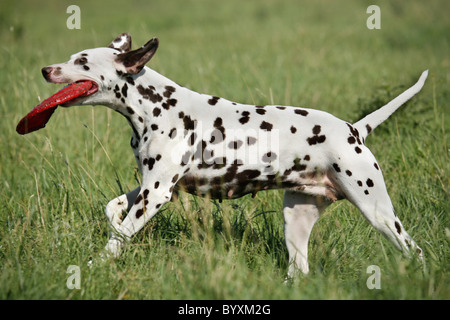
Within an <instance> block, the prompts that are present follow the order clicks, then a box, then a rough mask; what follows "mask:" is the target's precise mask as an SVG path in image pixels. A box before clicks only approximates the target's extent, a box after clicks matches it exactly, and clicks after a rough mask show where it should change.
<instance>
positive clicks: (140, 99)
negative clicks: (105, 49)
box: [104, 67, 200, 140]
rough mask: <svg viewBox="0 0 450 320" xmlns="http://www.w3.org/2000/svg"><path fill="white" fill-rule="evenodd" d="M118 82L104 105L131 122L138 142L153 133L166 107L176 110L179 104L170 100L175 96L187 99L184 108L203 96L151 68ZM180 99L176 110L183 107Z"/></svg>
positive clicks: (120, 77)
mask: <svg viewBox="0 0 450 320" xmlns="http://www.w3.org/2000/svg"><path fill="white" fill-rule="evenodd" d="M117 79H118V81H116V83H112V84H111V85H110V86H109V87H108V88H107V89H106V93H105V95H106V99H105V100H106V102H105V103H104V104H105V105H106V106H108V107H109V108H111V109H113V110H115V111H117V112H119V113H120V114H122V115H123V116H124V117H125V118H126V119H127V120H128V122H129V123H130V125H131V127H132V129H133V134H134V137H135V138H137V139H138V140H140V139H141V138H143V136H144V135H145V134H146V133H147V132H149V131H151V127H152V125H153V128H155V126H154V125H156V124H157V123H158V120H159V119H158V118H159V117H160V116H161V114H162V112H163V111H164V106H165V107H166V108H172V107H174V106H172V105H170V103H172V104H173V103H174V101H175V100H170V99H174V98H173V96H177V97H183V99H184V100H183V101H184V103H183V106H186V101H191V102H194V101H198V96H200V95H199V94H198V93H196V92H194V91H191V90H189V89H187V88H184V87H182V86H180V85H178V84H177V83H175V82H174V81H172V80H170V79H168V78H166V77H165V76H163V75H161V74H159V73H158V72H156V71H154V70H152V69H150V68H148V67H145V68H144V69H143V70H142V71H141V72H140V73H139V74H137V75H133V76H128V75H120V76H119V77H117ZM176 100H177V104H176V106H175V107H176V108H180V105H181V103H180V102H179V100H180V99H176ZM180 111H181V108H180ZM177 114H178V112H177Z"/></svg>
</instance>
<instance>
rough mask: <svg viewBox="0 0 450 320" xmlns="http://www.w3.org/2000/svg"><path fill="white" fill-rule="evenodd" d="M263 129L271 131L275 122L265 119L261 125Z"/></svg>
mask: <svg viewBox="0 0 450 320" xmlns="http://www.w3.org/2000/svg"><path fill="white" fill-rule="evenodd" d="M259 127H260V128H261V129H262V130H266V131H271V130H272V128H273V124H271V123H269V122H266V121H263V122H261V125H260V126H259Z"/></svg>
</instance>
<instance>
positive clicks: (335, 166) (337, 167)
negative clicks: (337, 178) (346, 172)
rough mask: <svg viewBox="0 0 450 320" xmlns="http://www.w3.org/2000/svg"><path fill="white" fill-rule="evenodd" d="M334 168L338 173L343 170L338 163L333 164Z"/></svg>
mask: <svg viewBox="0 0 450 320" xmlns="http://www.w3.org/2000/svg"><path fill="white" fill-rule="evenodd" d="M333 168H334V170H336V172H341V168H339V166H338V164H337V163H333Z"/></svg>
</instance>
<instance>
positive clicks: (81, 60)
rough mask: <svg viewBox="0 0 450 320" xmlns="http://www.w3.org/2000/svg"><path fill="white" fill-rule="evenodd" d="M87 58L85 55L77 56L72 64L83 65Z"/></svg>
mask: <svg viewBox="0 0 450 320" xmlns="http://www.w3.org/2000/svg"><path fill="white" fill-rule="evenodd" d="M87 62H88V61H87V59H86V58H85V57H82V58H78V59H76V60H75V61H74V64H79V65H85V64H86V63H87Z"/></svg>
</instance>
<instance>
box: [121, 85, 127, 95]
mask: <svg viewBox="0 0 450 320" xmlns="http://www.w3.org/2000/svg"><path fill="white" fill-rule="evenodd" d="M127 93H128V86H127V84H126V83H125V84H124V85H123V87H122V95H123V96H124V97H125V98H126V97H127Z"/></svg>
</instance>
